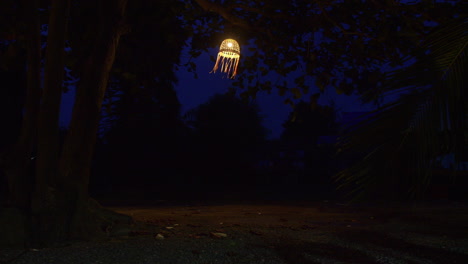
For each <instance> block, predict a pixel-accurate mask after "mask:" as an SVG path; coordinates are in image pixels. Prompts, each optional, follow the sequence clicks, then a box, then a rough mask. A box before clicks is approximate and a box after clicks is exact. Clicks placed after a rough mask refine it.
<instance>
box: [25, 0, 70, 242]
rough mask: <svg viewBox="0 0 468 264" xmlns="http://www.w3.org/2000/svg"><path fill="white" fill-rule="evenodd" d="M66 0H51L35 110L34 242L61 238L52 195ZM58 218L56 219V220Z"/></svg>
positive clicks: (57, 152)
mask: <svg viewBox="0 0 468 264" xmlns="http://www.w3.org/2000/svg"><path fill="white" fill-rule="evenodd" d="M69 9H70V0H53V1H52V6H51V11H50V18H49V28H48V36H47V51H46V64H45V73H44V87H43V91H42V98H41V104H40V111H39V123H38V142H37V144H38V146H37V147H38V156H37V167H36V185H35V191H34V194H33V198H32V213H33V215H34V222H35V225H36V226H35V228H34V230H35V231H36V234H35V240H37V241H42V242H43V241H56V240H57V239H59V237H60V238H63V237H64V230H62V228H60V224H59V223H60V220H59V219H58V218H60V217H59V216H58V215H54V214H55V213H56V211H54V209H55V210H57V209H58V208H60V207H61V206H60V205H59V204H58V203H60V199H59V198H58V197H57V196H56V193H55V191H54V190H55V189H54V188H56V186H54V180H55V179H56V178H57V169H58V168H57V165H58V159H59V127H58V124H59V113H60V103H61V97H62V83H63V79H64V64H65V63H64V61H65V51H64V48H65V39H66V30H67V21H68V17H69ZM57 220H58V221H57Z"/></svg>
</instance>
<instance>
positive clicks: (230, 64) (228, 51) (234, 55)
mask: <svg viewBox="0 0 468 264" xmlns="http://www.w3.org/2000/svg"><path fill="white" fill-rule="evenodd" d="M239 58H240V47H239V43H237V41H235V40H234V39H226V40H224V41H223V42H222V43H221V46H220V48H219V52H218V57H217V58H216V64H215V66H214V67H213V70H212V71H211V72H216V71H217V70H218V68H219V67H221V72H224V73H227V75H228V77H229V78H231V79H233V78H234V77H235V76H236V74H237V66H238V65H239Z"/></svg>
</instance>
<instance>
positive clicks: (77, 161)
mask: <svg viewBox="0 0 468 264" xmlns="http://www.w3.org/2000/svg"><path fill="white" fill-rule="evenodd" d="M126 3H127V0H118V1H115V0H114V1H110V0H106V1H103V5H102V6H101V13H102V14H101V18H102V21H101V23H99V24H100V26H101V28H99V34H97V36H98V37H97V40H96V43H95V45H94V48H93V49H92V51H91V53H90V54H89V55H88V57H87V59H86V63H85V65H84V67H85V69H84V70H83V75H82V76H81V81H80V83H79V85H78V87H77V91H76V97H75V104H74V108H73V115H72V120H71V124H70V130H69V132H68V134H67V137H66V140H65V144H64V147H63V150H62V156H61V159H60V167H59V176H60V179H59V181H58V183H59V186H61V187H60V190H61V191H64V194H65V196H66V197H64V199H65V200H66V202H67V207H69V208H71V209H72V211H71V214H70V215H68V216H67V217H68V220H67V221H68V222H67V226H68V227H69V231H70V233H69V234H70V236H71V237H72V238H90V237H93V236H95V235H96V232H99V230H98V229H99V228H100V227H99V226H98V225H97V224H98V223H97V221H95V220H96V219H93V218H95V217H96V216H93V215H90V210H89V208H88V206H89V201H88V199H89V198H88V183H89V174H90V168H91V161H92V156H93V151H94V146H95V142H96V137H97V132H98V127H99V119H100V111H101V105H102V101H103V98H104V94H105V91H106V88H107V82H108V78H109V73H110V70H111V68H112V65H113V63H114V59H115V54H116V51H117V47H118V44H119V40H120V37H121V36H122V35H123V34H124V33H126V31H127V27H126V25H125V24H124V18H123V17H124V13H125V8H126Z"/></svg>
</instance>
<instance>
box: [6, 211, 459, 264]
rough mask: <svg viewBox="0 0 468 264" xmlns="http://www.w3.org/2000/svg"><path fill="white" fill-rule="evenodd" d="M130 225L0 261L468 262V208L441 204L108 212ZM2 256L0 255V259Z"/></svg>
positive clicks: (172, 263)
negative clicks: (97, 239) (103, 236)
mask: <svg viewBox="0 0 468 264" xmlns="http://www.w3.org/2000/svg"><path fill="white" fill-rule="evenodd" d="M110 208H111V209H112V210H115V211H117V212H120V213H123V214H127V215H130V216H132V217H133V218H134V220H135V221H136V222H135V224H134V225H133V226H132V227H131V229H128V227H126V228H125V227H118V226H110V227H107V228H108V232H109V237H110V239H109V240H108V241H102V242H92V243H91V242H86V243H84V242H82V243H73V244H70V245H68V246H65V247H62V248H55V249H54V248H51V249H41V250H37V251H33V252H27V253H26V254H24V255H22V256H20V257H17V258H15V257H14V256H15V254H17V252H16V253H15V252H13V251H3V252H1V251H0V263H1V261H2V257H3V260H6V259H9V258H12V257H13V258H12V259H14V261H11V262H9V263H18V264H21V263H35V264H40V263H48V264H52V263H71V264H75V263H77V264H78V263H96V264H97V263H112V264H119V263H126V264H127V263H135V264H136V263H138V264H145V263H148V264H150V263H151V264H184V263H187V264H192V263H195V264H234V263H235V264H242V263H250V264H257V263H268V264H310V263H358V264H367V263H382V264H384V263H396V264H397V263H408V264H416V263H418V264H419V263H420V264H423V263H428V264H430V263H434V264H437V263H440V264H451V263H460V264H466V263H468V207H467V206H466V205H464V204H453V203H444V204H443V205H442V204H439V205H434V204H431V205H427V204H426V205H423V204H418V205H416V204H412V205H409V204H406V205H397V204H393V205H390V204H385V205H376V204H374V205H372V206H368V205H360V206H357V205H354V206H350V205H344V204H336V203H331V202H320V203H299V202H269V203H255V202H248V203H242V204H239V203H223V202H218V203H206V202H199V203H196V202H190V203H185V204H184V203H183V202H178V203H177V204H169V203H165V202H161V203H158V204H154V205H151V206H126V207H110ZM2 254H3V255H2Z"/></svg>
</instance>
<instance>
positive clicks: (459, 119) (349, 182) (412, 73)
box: [336, 17, 468, 196]
mask: <svg viewBox="0 0 468 264" xmlns="http://www.w3.org/2000/svg"><path fill="white" fill-rule="evenodd" d="M467 48H468V19H467V17H464V18H458V19H454V20H453V21H451V22H450V23H447V24H446V25H444V26H441V27H439V29H437V31H435V32H433V33H432V34H430V35H429V36H428V38H427V39H426V41H425V42H423V43H422V44H421V49H420V51H419V54H420V55H418V56H417V58H416V62H414V63H413V64H411V65H410V66H408V67H406V68H404V69H400V70H396V71H393V72H390V73H389V74H388V76H387V79H386V82H385V83H384V85H383V89H382V90H383V91H384V93H385V94H387V95H388V94H391V93H395V92H397V93H399V94H400V96H399V98H398V99H396V100H395V101H393V102H390V103H388V104H386V105H384V106H383V107H381V108H380V109H378V110H376V111H374V113H373V114H371V115H369V116H368V118H367V119H366V120H364V121H363V122H361V123H360V124H359V125H358V126H357V127H354V128H352V131H351V132H350V133H349V134H348V135H346V136H344V137H343V141H342V146H343V148H344V149H345V150H347V151H348V152H351V153H354V154H355V155H356V154H360V155H361V156H360V157H361V158H360V159H358V160H357V161H356V162H355V163H354V164H353V165H352V166H350V167H349V168H346V169H344V170H342V171H341V172H340V173H339V174H338V175H337V177H336V179H337V180H338V181H339V182H340V183H341V185H340V187H342V188H348V189H352V190H354V191H356V190H358V192H359V193H360V194H363V193H372V192H374V194H375V193H377V192H381V191H382V188H384V186H390V185H394V186H398V187H399V188H400V189H405V190H406V191H408V194H411V195H413V196H414V195H420V194H422V193H423V192H424V190H425V187H426V186H428V184H429V183H430V180H431V169H432V168H433V167H434V164H435V163H436V161H437V159H438V157H440V156H441V155H444V154H448V153H454V154H455V157H456V162H460V158H459V157H460V156H461V154H462V152H463V151H465V150H466V142H467V141H468V140H467V134H468V133H467V131H468V130H467V125H466V124H467V121H468V120H467V113H468V104H467V103H466V102H467V99H468V98H467V93H466V88H467V87H466V84H467V83H466V79H467V77H468V74H467V71H466V70H467V67H468V65H467V62H468V59H467V56H466V55H467ZM412 59H413V60H414V58H412ZM396 196H398V195H396Z"/></svg>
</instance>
